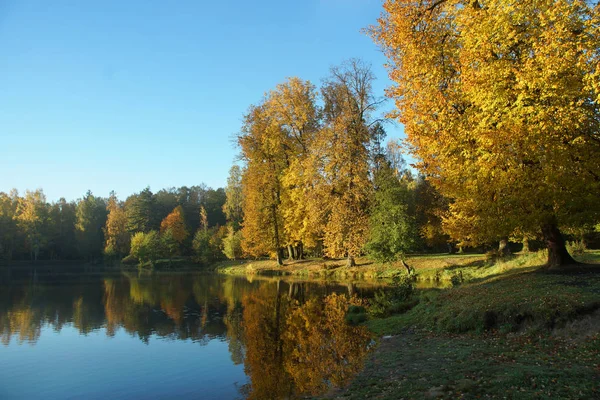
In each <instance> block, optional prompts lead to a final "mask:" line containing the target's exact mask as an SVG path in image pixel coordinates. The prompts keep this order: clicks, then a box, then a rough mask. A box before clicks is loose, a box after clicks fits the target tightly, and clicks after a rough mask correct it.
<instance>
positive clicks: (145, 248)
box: [122, 226, 242, 266]
mask: <svg viewBox="0 0 600 400" xmlns="http://www.w3.org/2000/svg"><path fill="white" fill-rule="evenodd" d="M192 250H193V254H192V255H191V260H192V261H194V262H196V263H199V264H201V265H209V264H211V263H213V262H215V261H219V260H223V259H225V258H229V259H236V258H240V257H241V256H242V248H241V233H240V232H239V231H238V232H234V231H233V229H232V228H231V227H224V226H221V227H214V228H210V229H199V230H198V231H197V232H196V234H195V235H194V237H193V239H192ZM181 254H182V251H181V244H180V243H179V242H178V241H177V240H176V239H175V237H174V236H173V233H172V231H171V230H169V229H168V230H165V231H164V232H159V231H156V230H151V231H150V232H137V233H135V234H134V235H133V236H132V238H131V251H130V254H129V255H128V256H127V257H125V258H123V260H122V262H123V264H129V265H134V264H139V265H140V266H145V265H149V266H153V265H155V263H156V262H157V261H158V260H160V259H168V260H169V262H172V261H173V260H174V259H177V258H178V257H180V256H181Z"/></svg>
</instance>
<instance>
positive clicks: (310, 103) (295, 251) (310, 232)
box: [266, 78, 322, 259]
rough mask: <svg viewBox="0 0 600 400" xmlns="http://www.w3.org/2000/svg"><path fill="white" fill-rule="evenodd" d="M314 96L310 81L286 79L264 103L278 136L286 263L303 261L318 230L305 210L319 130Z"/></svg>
mask: <svg viewBox="0 0 600 400" xmlns="http://www.w3.org/2000/svg"><path fill="white" fill-rule="evenodd" d="M316 99H317V92H316V88H315V86H314V85H313V84H312V83H311V82H310V81H304V80H302V79H299V78H289V79H288V80H286V81H285V82H283V83H281V84H279V85H277V86H276V87H275V89H274V90H272V91H271V92H270V93H269V95H268V98H267V101H266V106H267V107H266V111H267V113H268V115H269V116H270V120H271V123H272V124H274V125H275V126H276V128H277V132H278V133H279V134H280V141H281V146H282V151H281V155H282V157H284V160H285V163H284V165H285V169H284V170H283V172H282V177H281V185H282V190H281V214H282V218H283V228H284V232H285V239H286V241H287V243H285V244H286V245H287V248H288V256H289V258H290V259H299V258H302V257H303V251H304V250H303V249H304V246H307V247H313V246H314V245H315V244H316V242H317V240H318V239H319V237H320V236H322V226H321V223H320V221H318V222H317V221H316V220H315V219H314V215H313V214H312V213H311V210H310V206H309V203H310V201H309V198H310V196H311V195H312V194H311V193H310V192H311V190H312V189H313V185H314V172H315V171H314V163H313V159H312V158H311V151H312V148H313V146H314V143H315V140H316V137H317V135H318V133H319V129H320V110H319V108H318V107H317V104H316Z"/></svg>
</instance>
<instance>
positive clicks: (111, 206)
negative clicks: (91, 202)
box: [104, 192, 131, 256]
mask: <svg viewBox="0 0 600 400" xmlns="http://www.w3.org/2000/svg"><path fill="white" fill-rule="evenodd" d="M106 209H107V211H108V217H107V219H106V226H105V227H104V239H105V244H104V254H106V255H109V256H110V255H116V256H124V255H126V254H129V246H130V242H131V234H130V233H129V231H128V230H127V214H126V213H125V208H124V207H123V206H122V204H120V203H119V201H118V199H117V196H116V195H115V193H114V192H112V193H111V196H110V198H109V199H108V204H107V206H106Z"/></svg>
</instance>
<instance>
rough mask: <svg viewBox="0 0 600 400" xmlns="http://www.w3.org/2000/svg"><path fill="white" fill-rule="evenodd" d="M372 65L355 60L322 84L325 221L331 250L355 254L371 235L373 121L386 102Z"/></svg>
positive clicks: (317, 147) (338, 254) (320, 148)
mask: <svg viewBox="0 0 600 400" xmlns="http://www.w3.org/2000/svg"><path fill="white" fill-rule="evenodd" d="M374 79H375V78H374V76H373V73H372V72H371V68H370V67H369V66H367V65H365V64H364V63H363V62H361V61H360V60H354V59H353V60H349V61H347V62H346V63H344V64H343V65H342V66H341V67H334V68H332V69H331V76H330V77H329V78H328V79H327V80H326V81H325V83H324V85H323V87H322V88H321V93H322V96H323V101H324V110H323V114H324V127H323V129H322V130H321V132H320V135H319V138H318V143H316V144H315V146H314V147H315V152H317V153H321V154H323V155H324V158H323V159H322V161H321V162H322V167H321V168H320V169H321V170H322V171H323V175H324V179H323V180H322V184H323V185H325V187H324V188H323V187H321V189H320V190H321V193H322V194H323V195H324V196H326V197H325V198H324V199H322V203H321V204H323V205H324V206H326V207H327V217H326V218H327V219H326V223H325V227H324V231H325V234H324V244H325V249H326V250H325V251H326V254H327V255H329V256H330V257H343V256H346V257H347V258H348V265H349V266H352V265H354V257H355V256H356V255H358V254H359V253H360V252H361V251H362V249H363V246H364V245H365V243H366V241H367V237H368V228H369V218H368V214H367V211H368V207H369V200H370V198H371V191H372V186H371V183H370V180H369V144H370V140H371V134H370V130H369V127H370V126H371V125H372V124H374V123H375V122H376V121H373V120H372V113H373V112H374V111H375V110H376V108H377V106H378V105H379V104H380V103H381V101H380V100H378V99H376V98H375V97H374V95H373V89H372V83H373V80H374Z"/></svg>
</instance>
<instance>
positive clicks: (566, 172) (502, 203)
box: [371, 0, 600, 267]
mask: <svg viewBox="0 0 600 400" xmlns="http://www.w3.org/2000/svg"><path fill="white" fill-rule="evenodd" d="M598 17H599V15H598V9H597V8H595V9H594V8H591V7H590V6H588V4H587V3H586V2H585V1H583V0H542V1H534V0H523V1H519V2H506V1H504V0H486V1H480V0H475V1H471V0H469V1H463V0H425V1H421V2H413V1H409V0H387V1H385V3H384V12H383V14H382V16H381V18H380V19H379V23H378V25H377V26H375V27H372V29H371V35H372V36H373V38H374V39H375V41H376V42H377V43H379V44H380V45H381V46H382V48H383V50H384V51H385V53H386V55H387V57H388V60H389V62H388V66H389V72H390V78H391V79H392V80H393V81H394V83H395V84H394V86H393V87H391V88H390V89H389V90H388V94H389V95H390V96H391V97H393V98H394V99H395V101H396V106H397V112H396V113H395V114H394V115H395V117H397V118H398V119H399V120H400V121H401V122H402V123H403V124H404V126H405V132H406V135H407V141H408V143H409V145H410V146H411V150H412V152H413V154H414V156H416V157H417V158H418V159H419V160H420V163H419V165H418V166H419V168H420V169H421V170H422V171H423V172H424V173H425V174H426V175H427V176H428V177H429V178H430V179H431V181H432V183H433V184H434V185H435V186H436V187H437V188H438V189H439V191H440V192H441V193H442V195H444V196H446V197H448V198H449V199H450V201H451V204H450V211H449V213H448V214H447V215H446V216H445V221H444V224H445V226H446V229H447V231H448V233H449V234H450V235H451V236H452V237H453V238H454V239H456V240H461V241H463V240H468V241H469V242H470V243H481V242H485V241H490V240H498V239H501V238H505V237H508V236H509V235H510V234H511V233H512V232H513V230H515V229H517V228H518V229H520V230H522V231H533V230H538V231H541V233H542V234H543V237H544V239H545V241H546V243H547V247H548V250H549V252H548V265H549V266H551V267H556V266H561V265H567V264H572V263H574V261H573V259H572V258H571V257H570V255H569V254H568V252H567V250H566V248H565V242H564V239H563V237H562V234H561V233H560V230H559V226H563V227H565V226H570V225H572V224H573V223H576V221H580V220H581V219H582V215H585V218H583V219H587V220H591V221H597V220H598V219H599V214H600V203H599V202H598V201H597V199H598V195H599V194H600V135H599V132H600V130H599V124H600V107H599V84H598V80H599V78H600V76H599V74H598V61H599V60H598V57H599V51H598V43H600V30H599V28H598V27H599V24H600V21H599V18H598Z"/></svg>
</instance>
